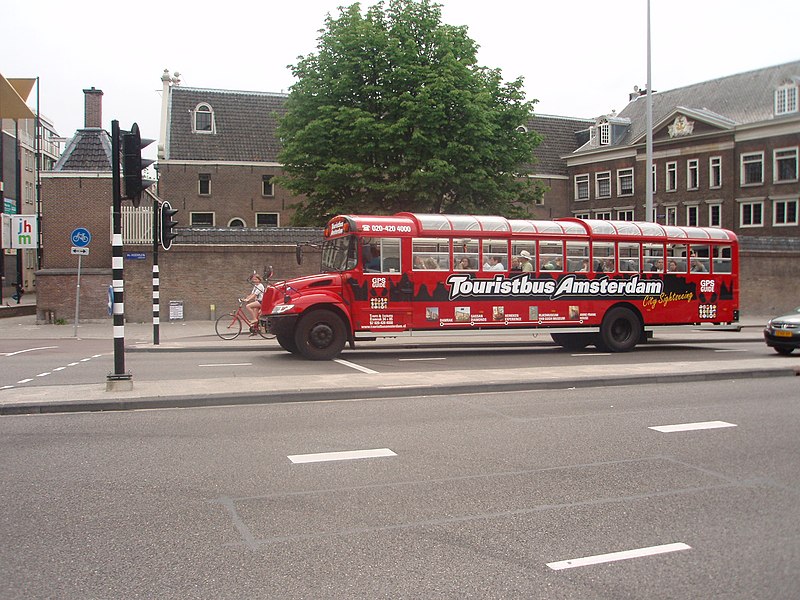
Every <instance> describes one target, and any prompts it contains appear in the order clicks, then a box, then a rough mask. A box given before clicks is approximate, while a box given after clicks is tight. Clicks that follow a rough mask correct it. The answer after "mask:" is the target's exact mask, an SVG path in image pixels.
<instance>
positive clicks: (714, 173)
mask: <svg viewBox="0 0 800 600" xmlns="http://www.w3.org/2000/svg"><path fill="white" fill-rule="evenodd" d="M708 187H710V188H711V189H712V190H713V189H719V188H721V187H722V157H721V156H712V157H711V158H709V159H708Z"/></svg>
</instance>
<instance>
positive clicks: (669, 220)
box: [664, 206, 678, 225]
mask: <svg viewBox="0 0 800 600" xmlns="http://www.w3.org/2000/svg"><path fill="white" fill-rule="evenodd" d="M664 218H665V221H664V224H665V225H677V224H678V207H677V206H667V207H666V212H665V213H664Z"/></svg>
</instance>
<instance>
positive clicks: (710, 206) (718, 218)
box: [708, 202, 722, 227]
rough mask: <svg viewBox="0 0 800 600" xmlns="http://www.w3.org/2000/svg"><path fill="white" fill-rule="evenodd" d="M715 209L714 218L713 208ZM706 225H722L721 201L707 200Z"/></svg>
mask: <svg viewBox="0 0 800 600" xmlns="http://www.w3.org/2000/svg"><path fill="white" fill-rule="evenodd" d="M715 209H717V215H716V218H714V210H715ZM708 226H709V227H722V202H709V203H708Z"/></svg>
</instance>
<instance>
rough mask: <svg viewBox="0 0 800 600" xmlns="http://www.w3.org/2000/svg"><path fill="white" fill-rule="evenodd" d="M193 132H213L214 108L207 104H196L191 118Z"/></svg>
mask: <svg viewBox="0 0 800 600" xmlns="http://www.w3.org/2000/svg"><path fill="white" fill-rule="evenodd" d="M192 122H193V125H194V132H195V133H214V110H213V109H212V108H211V105H209V104H198V105H197V106H196V107H195V109H194V119H193V120H192Z"/></svg>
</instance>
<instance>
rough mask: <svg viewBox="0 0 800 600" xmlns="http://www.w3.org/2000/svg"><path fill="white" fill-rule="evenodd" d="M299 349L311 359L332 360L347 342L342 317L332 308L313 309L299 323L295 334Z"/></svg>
mask: <svg viewBox="0 0 800 600" xmlns="http://www.w3.org/2000/svg"><path fill="white" fill-rule="evenodd" d="M294 342H295V345H296V346H297V351H298V352H299V353H300V354H301V355H302V356H304V357H305V358H308V359H310V360H330V359H332V358H336V357H337V356H339V354H340V353H341V351H342V349H343V348H344V345H345V343H346V342H347V335H346V332H345V325H344V322H343V321H342V318H341V317H340V316H339V315H338V314H336V313H335V312H333V311H332V310H325V309H320V310H313V311H311V312H309V313H306V314H305V315H303V316H302V317H300V320H299V321H298V323H297V327H296V329H295V334H294Z"/></svg>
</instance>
